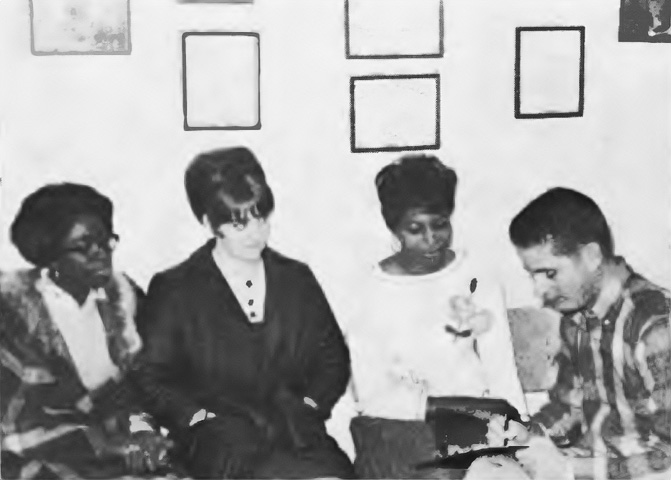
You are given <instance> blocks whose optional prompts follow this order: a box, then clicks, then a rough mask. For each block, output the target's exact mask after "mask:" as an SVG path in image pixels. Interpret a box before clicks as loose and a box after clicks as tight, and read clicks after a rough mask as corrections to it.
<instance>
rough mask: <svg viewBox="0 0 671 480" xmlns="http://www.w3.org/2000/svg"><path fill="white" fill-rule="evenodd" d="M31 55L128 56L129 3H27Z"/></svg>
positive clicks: (104, 0)
mask: <svg viewBox="0 0 671 480" xmlns="http://www.w3.org/2000/svg"><path fill="white" fill-rule="evenodd" d="M30 29H31V30H30V33H31V50H32V53H33V54H34V55H96V54H97V55H115V54H116V55H128V54H130V53H131V39H130V0H30Z"/></svg>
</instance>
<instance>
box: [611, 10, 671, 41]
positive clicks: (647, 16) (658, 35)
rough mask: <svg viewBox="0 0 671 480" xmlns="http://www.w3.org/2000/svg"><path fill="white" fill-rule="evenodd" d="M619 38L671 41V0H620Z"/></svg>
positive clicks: (620, 39) (625, 39)
mask: <svg viewBox="0 0 671 480" xmlns="http://www.w3.org/2000/svg"><path fill="white" fill-rule="evenodd" d="M618 40H619V41H620V42H642V43H671V1H669V0H620V29H619V32H618Z"/></svg>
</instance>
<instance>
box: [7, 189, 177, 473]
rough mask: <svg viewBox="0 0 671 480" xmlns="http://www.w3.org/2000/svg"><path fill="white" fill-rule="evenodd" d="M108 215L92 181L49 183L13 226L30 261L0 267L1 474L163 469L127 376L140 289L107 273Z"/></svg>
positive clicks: (164, 443) (137, 344)
mask: <svg viewBox="0 0 671 480" xmlns="http://www.w3.org/2000/svg"><path fill="white" fill-rule="evenodd" d="M112 214H113V205H112V202H111V201H110V200H109V199H108V198H107V197H105V196H104V195H102V194H100V193H99V192H97V191H96V190H94V189H93V188H91V187H89V186H85V185H79V184H72V183H61V184H51V185H47V186H44V187H42V188H40V189H38V190H37V191H35V192H33V193H32V194H30V195H29V196H28V197H27V198H25V199H24V201H23V203H22V204H21V207H20V209H19V212H18V214H17V215H16V217H15V218H14V221H13V223H12V225H11V229H10V230H11V231H10V234H11V240H12V242H13V243H14V245H15V246H16V247H17V249H18V250H19V252H20V253H21V255H22V256H23V257H24V258H25V260H27V261H28V262H30V263H31V264H32V265H33V266H34V268H32V269H29V270H18V271H13V272H2V273H0V361H1V362H0V369H1V371H0V409H1V414H2V425H1V426H2V478H40V479H41V478H80V477H83V478H113V477H121V476H124V475H133V476H144V475H151V474H167V473H169V468H168V466H167V449H168V447H169V446H170V445H169V441H168V440H167V439H165V438H163V437H162V436H161V435H160V433H159V432H158V431H156V430H155V429H154V428H153V427H152V425H151V423H152V422H151V419H150V418H149V416H148V415H146V414H144V413H143V412H142V411H141V409H140V408H139V407H138V405H139V402H138V399H139V397H138V395H137V389H136V388H135V387H134V386H133V384H132V383H131V382H130V380H129V376H128V373H129V371H130V370H132V369H133V368H134V362H135V358H136V355H137V353H138V352H139V350H140V348H141V340H140V337H139V335H138V333H137V331H136V328H135V316H136V312H137V309H138V302H139V300H140V299H141V297H142V292H141V291H140V290H139V288H138V287H137V286H136V285H135V284H134V283H133V282H132V281H131V280H130V279H128V277H126V276H124V275H122V274H120V273H117V272H115V271H114V268H113V265H112V251H113V250H114V247H115V246H116V244H117V241H118V237H117V236H116V235H115V234H114V230H113V224H112Z"/></svg>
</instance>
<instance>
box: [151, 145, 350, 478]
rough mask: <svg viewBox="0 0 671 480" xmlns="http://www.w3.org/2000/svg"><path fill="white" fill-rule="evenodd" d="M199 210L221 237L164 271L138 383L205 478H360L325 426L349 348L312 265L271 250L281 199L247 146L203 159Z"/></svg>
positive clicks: (190, 180) (189, 176)
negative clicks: (272, 221) (273, 218)
mask: <svg viewBox="0 0 671 480" xmlns="http://www.w3.org/2000/svg"><path fill="white" fill-rule="evenodd" d="M185 186H186V192H187V196H188V199H189V203H190V206H191V209H192V211H193V213H194V215H195V217H196V219H197V220H198V222H199V223H201V224H202V226H203V227H204V228H205V229H206V231H207V232H208V233H209V234H210V236H211V239H210V240H209V241H208V242H207V243H205V245H203V246H202V247H200V248H199V249H198V250H196V251H195V252H194V253H193V254H192V255H191V256H190V257H189V258H188V259H186V260H185V261H184V262H182V263H181V264H179V265H177V266H176V267H174V268H171V269H169V270H167V271H165V272H162V273H159V274H157V275H156V276H155V277H154V278H153V280H152V281H151V283H150V285H149V290H148V294H147V304H146V309H145V310H144V314H143V315H142V319H141V326H142V327H141V334H142V335H143V338H144V340H145V349H144V352H143V354H142V368H141V369H140V370H139V371H138V373H139V380H140V381H141V383H142V386H143V389H144V391H145V396H146V398H147V401H148V408H149V410H150V412H152V413H153V414H155V416H156V418H157V419H158V420H159V421H160V422H162V424H163V426H165V427H166V428H168V429H169V430H170V432H171V434H172V435H173V437H174V439H175V441H176V447H177V450H178V451H179V452H181V459H182V460H183V462H184V463H185V465H186V466H187V467H188V470H189V473H190V474H191V475H192V476H193V477H195V478H317V477H322V478H323V477H340V478H350V477H352V476H353V468H352V465H351V463H350V461H349V459H348V457H347V455H346V454H345V453H344V452H343V451H342V450H341V449H340V448H339V447H338V445H337V444H336V442H335V441H334V440H333V439H332V438H331V437H330V436H329V435H328V434H327V433H326V430H325V426H324V422H325V420H326V419H327V418H328V417H329V416H330V412H331V409H332V408H333V406H334V404H335V403H336V402H337V401H338V399H339V398H340V397H341V395H342V394H343V392H344V391H345V389H346V388H347V383H348V380H349V352H348V349H347V347H346V344H345V342H344V339H343V336H342V333H341V331H340V329H339V327H338V324H337V323H336V320H335V318H334V316H333V313H332V311H331V308H330V307H329V304H328V302H327V300H326V297H325V295H324V293H323V291H322V289H321V287H320V285H319V283H318V282H317V280H316V278H315V276H314V275H313V273H312V271H311V270H310V268H309V267H308V266H307V265H305V264H303V263H300V262H298V261H296V260H292V259H290V258H287V257H285V256H283V255H281V254H280V253H278V252H276V251H275V250H273V249H271V248H269V247H268V246H267V243H268V239H269V236H270V223H269V217H270V215H271V213H272V211H273V208H274V198H273V193H272V190H271V189H270V187H269V185H268V183H267V181H266V176H265V173H264V171H263V169H262V167H261V165H260V164H259V162H258V161H257V159H256V157H255V156H254V154H253V153H252V152H251V151H249V150H248V149H246V148H242V147H237V148H228V149H221V150H215V151H211V152H206V153H203V154H201V155H198V156H197V157H196V158H195V159H194V160H193V162H192V163H191V164H190V165H189V167H188V168H187V170H186V176H185Z"/></svg>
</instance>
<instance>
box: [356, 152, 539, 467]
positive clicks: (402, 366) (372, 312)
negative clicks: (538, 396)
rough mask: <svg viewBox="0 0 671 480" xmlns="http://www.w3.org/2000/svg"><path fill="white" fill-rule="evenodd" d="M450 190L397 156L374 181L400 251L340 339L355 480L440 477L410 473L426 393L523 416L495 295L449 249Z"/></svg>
mask: <svg viewBox="0 0 671 480" xmlns="http://www.w3.org/2000/svg"><path fill="white" fill-rule="evenodd" d="M456 185H457V175H456V173H455V172H454V170H452V169H450V168H448V167H446V166H445V165H443V164H442V163H441V162H440V161H439V160H438V159H437V158H435V157H433V156H417V155H411V156H406V157H403V158H401V159H400V160H399V161H397V162H395V163H392V164H390V165H388V166H386V167H385V168H383V169H382V170H381V171H380V172H379V173H378V175H377V177H376V186H377V190H378V196H379V199H380V202H381V206H382V216H383V217H384V220H385V223H386V224H387V226H388V227H389V229H390V230H391V232H392V233H393V234H394V236H395V237H396V238H397V239H398V241H399V243H400V248H399V249H398V251H397V252H396V253H394V254H393V255H392V256H390V257H388V258H385V259H384V260H382V261H381V262H379V264H378V265H376V266H375V268H374V269H373V272H372V275H370V278H369V279H368V282H367V285H366V286H365V290H363V291H362V293H363V294H362V296H361V298H362V310H361V311H360V313H359V315H357V319H356V321H354V322H352V323H353V325H351V326H350V328H349V329H348V332H347V338H348V342H349V345H350V349H351V357H352V373H353V376H352V384H351V393H352V399H353V407H354V409H355V410H356V412H357V414H358V415H357V416H356V417H355V418H354V419H353V420H352V423H351V425H350V430H351V432H352V437H353V440H354V444H355V447H356V461H355V467H356V468H357V475H358V476H359V477H361V478H409V477H413V476H421V477H427V476H435V475H440V474H441V472H440V471H433V472H430V471H426V470H423V471H417V470H415V468H414V465H415V464H416V463H418V462H421V461H423V460H427V459H431V458H432V457H433V452H434V450H435V439H434V437H433V433H432V431H431V429H430V428H429V426H428V425H427V424H426V423H425V422H424V417H425V410H426V400H427V397H429V396H431V397H437V396H473V397H491V398H503V399H506V400H507V401H508V402H509V403H510V404H512V405H513V406H514V407H516V408H517V409H518V410H519V411H520V413H521V414H522V415H525V414H526V405H525V402H524V395H523V393H522V389H521V386H520V383H519V380H518V378H517V370H516V366H515V361H514V355H513V348H512V342H511V338H510V330H509V326H508V322H507V317H506V309H505V305H504V301H503V295H502V291H501V289H500V288H499V286H498V285H497V284H496V283H495V282H494V281H492V279H491V278H490V277H488V276H487V275H486V273H483V271H482V269H481V268H480V267H479V266H478V265H477V263H476V262H475V261H474V259H472V258H471V257H469V255H468V254H467V253H466V252H463V251H454V250H452V249H451V244H452V226H451V222H450V217H451V215H452V212H453V210H454V196H455V189H456Z"/></svg>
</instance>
